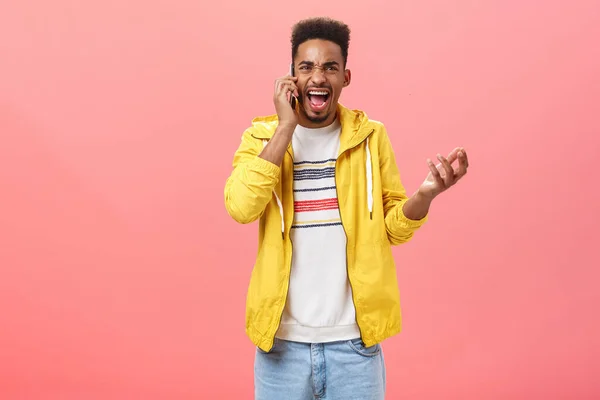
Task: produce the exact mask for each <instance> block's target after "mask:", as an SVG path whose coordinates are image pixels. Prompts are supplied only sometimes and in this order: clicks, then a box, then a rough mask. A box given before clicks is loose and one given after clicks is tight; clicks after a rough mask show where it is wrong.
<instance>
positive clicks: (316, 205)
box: [294, 198, 338, 212]
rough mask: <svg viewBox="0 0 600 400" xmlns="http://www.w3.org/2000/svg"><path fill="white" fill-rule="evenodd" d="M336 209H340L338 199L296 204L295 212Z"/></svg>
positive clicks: (298, 202)
mask: <svg viewBox="0 0 600 400" xmlns="http://www.w3.org/2000/svg"><path fill="white" fill-rule="evenodd" d="M336 208H338V201H337V199H336V198H333V199H323V200H304V201H296V202H294V211H295V212H305V211H323V210H335V209H336Z"/></svg>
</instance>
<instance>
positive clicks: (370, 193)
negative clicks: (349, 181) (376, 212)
mask: <svg viewBox="0 0 600 400" xmlns="http://www.w3.org/2000/svg"><path fill="white" fill-rule="evenodd" d="M367 206H368V207H369V216H370V218H371V219H373V167H372V165H371V150H369V138H367Z"/></svg>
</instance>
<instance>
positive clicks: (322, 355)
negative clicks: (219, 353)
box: [225, 18, 468, 400]
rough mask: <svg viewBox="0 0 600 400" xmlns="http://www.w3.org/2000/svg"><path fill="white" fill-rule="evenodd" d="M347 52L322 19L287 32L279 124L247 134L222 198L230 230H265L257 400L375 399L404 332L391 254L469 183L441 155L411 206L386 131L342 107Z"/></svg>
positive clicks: (255, 277) (256, 301)
mask: <svg viewBox="0 0 600 400" xmlns="http://www.w3.org/2000/svg"><path fill="white" fill-rule="evenodd" d="M349 39H350V30H349V28H348V27H347V26H346V25H345V24H343V23H342V22H339V21H335V20H331V19H327V18H313V19H308V20H304V21H301V22H299V23H297V24H296V25H295V26H294V28H293V32H292V37H291V42H292V61H293V70H294V71H295V73H294V74H293V76H285V77H282V78H280V79H277V80H276V81H275V90H274V95H273V102H274V105H275V111H276V115H272V116H268V117H260V118H255V119H254V120H253V122H252V126H251V127H249V128H248V129H247V130H246V131H245V132H244V134H243V136H242V142H241V145H240V147H239V148H238V150H237V151H236V153H235V156H234V160H233V167H234V169H233V172H232V174H231V176H230V177H229V179H228V180H227V183H226V186H225V204H226V208H227V211H228V213H229V214H230V215H231V217H233V218H234V219H235V220H236V221H238V222H240V223H250V222H253V221H255V220H259V221H260V222H259V243H258V254H257V259H256V264H255V266H254V269H253V271H252V276H251V279H250V285H249V288H248V295H247V305H246V311H247V313H246V333H247V335H248V336H249V338H250V339H251V340H252V342H253V343H254V344H255V345H256V346H257V351H256V358H255V396H256V398H257V399H267V400H271V399H285V400H296V399H297V400H304V399H315V398H317V399H325V398H326V399H344V400H350V399H360V400H365V399H383V397H384V393H385V365H384V360H383V353H382V350H381V342H382V341H383V340H385V339H387V338H389V337H390V336H393V335H395V334H397V333H398V332H400V328H401V318H400V304H399V291H398V285H397V280H396V271H395V264H394V259H393V257H392V252H391V246H392V245H398V244H401V243H405V242H407V241H408V240H410V239H411V238H412V237H413V234H414V233H415V231H416V230H417V229H418V228H419V227H420V226H422V225H423V223H425V221H426V219H427V216H428V211H429V207H430V205H431V202H432V200H433V199H434V198H436V197H437V196H438V195H439V194H440V193H442V192H444V191H445V190H447V189H448V188H449V187H451V186H452V185H454V184H455V183H456V182H457V181H458V180H459V179H460V178H461V177H463V176H464V175H465V173H466V171H467V165H468V161H467V155H466V153H465V151H464V149H462V148H457V149H455V150H454V151H452V152H451V153H450V154H449V156H448V157H447V158H444V157H442V156H440V155H438V158H439V164H438V165H437V166H436V165H434V164H433V163H432V162H431V160H428V164H429V175H428V176H427V178H426V179H425V181H424V182H423V184H422V185H421V186H420V187H419V189H418V190H417V191H416V192H415V193H414V194H413V195H412V196H411V197H408V196H407V195H406V192H405V189H404V187H403V185H402V183H401V181H400V174H399V172H398V168H397V166H396V162H395V157H394V152H393V149H392V146H391V144H390V139H389V138H388V136H387V132H386V129H385V127H384V125H383V124H382V123H380V122H377V121H374V120H371V119H369V118H368V117H367V115H366V113H364V112H362V111H358V110H350V109H348V108H346V107H344V106H343V105H341V104H338V98H339V96H340V94H341V92H342V90H343V88H345V87H347V86H348V85H349V84H350V78H351V73H350V71H349V70H348V69H347V68H346V65H347V59H348V45H349ZM291 95H293V96H294V98H295V99H297V105H296V107H295V108H292V106H291V105H290V96H291ZM455 161H457V163H458V166H457V168H456V170H455V169H454V167H453V166H452V164H453V163H454V162H455Z"/></svg>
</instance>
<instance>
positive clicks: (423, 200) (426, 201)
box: [412, 189, 435, 205]
mask: <svg viewBox="0 0 600 400" xmlns="http://www.w3.org/2000/svg"><path fill="white" fill-rule="evenodd" d="M412 197H413V198H414V201H415V202H417V203H419V204H423V205H430V204H431V202H432V201H433V199H434V198H435V195H433V194H426V193H423V191H421V190H420V189H419V190H417V191H416V192H415V193H414V194H413V196H412Z"/></svg>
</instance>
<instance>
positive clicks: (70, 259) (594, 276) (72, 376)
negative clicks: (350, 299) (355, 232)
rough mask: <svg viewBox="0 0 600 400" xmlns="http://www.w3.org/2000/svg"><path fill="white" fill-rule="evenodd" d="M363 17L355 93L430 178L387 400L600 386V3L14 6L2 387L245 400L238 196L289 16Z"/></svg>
mask: <svg viewBox="0 0 600 400" xmlns="http://www.w3.org/2000/svg"><path fill="white" fill-rule="evenodd" d="M318 14H321V15H322V14H325V15H331V16H333V17H336V18H340V19H343V20H344V21H346V22H348V23H349V24H350V25H351V28H352V31H353V36H352V42H351V47H350V60H349V61H350V65H349V67H350V68H351V69H352V72H353V82H352V85H351V86H350V87H349V88H348V89H346V91H345V92H344V94H343V96H342V101H343V103H344V104H345V105H347V106H350V107H353V108H361V109H364V110H366V111H367V113H368V114H369V115H370V116H371V117H373V118H375V119H379V120H382V121H383V122H384V123H385V124H386V125H387V127H388V130H389V132H390V135H391V139H392V142H393V145H394V147H395V149H396V154H397V157H398V163H399V166H400V168H401V173H402V176H403V182H404V184H405V186H406V187H407V190H408V191H409V192H412V191H413V190H415V189H416V188H417V187H418V185H419V184H420V183H421V182H422V180H423V179H424V178H425V175H426V173H427V166H426V163H425V160H426V158H427V157H434V156H435V154H436V153H437V152H441V153H443V154H447V153H448V152H449V151H450V150H451V149H452V148H454V147H455V146H461V145H462V146H465V147H466V149H467V150H468V152H469V158H470V162H471V169H470V172H469V174H468V175H467V177H466V178H465V180H464V181H461V182H460V184H459V185H458V186H456V187H455V188H453V189H452V190H451V191H450V192H448V193H446V194H444V195H443V196H442V197H440V198H439V199H438V200H436V202H435V204H434V207H433V209H432V214H431V220H430V222H429V223H428V224H427V225H426V226H425V227H424V228H423V230H422V231H420V232H419V234H418V235H417V236H416V237H415V239H414V241H413V242H411V243H410V244H407V245H405V246H401V247H398V248H395V250H394V252H395V256H396V260H397V263H398V271H399V278H400V289H401V293H402V302H403V304H402V305H403V313H404V331H403V333H402V334H400V335H398V336H396V337H394V338H392V339H390V340H388V341H387V342H386V343H385V344H384V349H385V352H386V353H385V354H386V360H387V366H388V382H389V386H388V388H389V398H390V399H419V400H425V399H461V400H465V399H533V398H544V399H597V398H599V397H600V384H599V383H598V381H597V378H598V376H599V374H600V346H599V345H600V324H599V321H598V311H597V306H598V304H599V300H600V296H599V294H598V293H599V291H598V289H597V285H598V279H599V278H600V274H599V273H598V267H599V264H600V263H599V262H598V244H597V240H598V238H599V235H598V230H597V225H598V220H599V217H600V212H599V206H598V204H599V202H600V189H599V186H598V168H597V165H598V162H597V157H598V151H599V150H600V146H599V144H600V140H599V138H598V136H599V135H600V122H599V119H598V112H599V111H600V108H599V107H600V72H599V71H600V45H599V41H600V23H599V22H598V21H599V20H600V3H599V2H598V1H597V0H579V1H544V2H541V1H538V0H520V1H500V0H493V1H486V2H476V1H464V0H463V1H455V2H447V1H441V0H437V1H431V2H407V1H401V2H391V1H390V2H387V3H386V2H383V1H374V2H373V3H372V5H371V6H367V5H366V2H361V3H354V4H351V3H349V2H343V1H330V2H320V1H319V2H317V1H308V2H304V3H293V2H292V3H290V2H288V3H280V4H279V5H275V2H266V1H264V0H262V1H258V2H242V1H239V2H237V3H231V2H227V1H217V2H210V3H207V2H204V3H203V2H198V1H191V0H182V1H178V2H170V1H166V0H153V1H137V0H133V1H128V2H122V1H116V0H104V1H86V2H75V1H66V0H54V1H39V0H38V1H31V0H29V1H10V0H8V1H2V2H1V3H0V135H1V142H0V195H1V197H0V204H1V206H0V398H2V399H3V400H9V399H10V400H12V399H89V400H94V399H134V398H136V399H149V400H154V399H200V398H218V399H250V398H252V371H253V366H252V362H253V355H254V347H253V346H252V345H251V343H250V342H249V341H248V340H247V339H246V336H245V334H244V301H245V295H246V287H247V284H248V279H249V276H250V271H251V267H252V263H253V259H254V255H255V249H256V230H257V226H256V225H255V224H254V225H249V226H240V225H236V223H234V222H233V220H231V219H230V218H229V217H228V216H227V214H226V212H225V208H224V205H223V186H224V183H225V179H226V178H227V176H228V175H229V173H230V170H231V167H230V165H231V160H232V156H233V152H234V151H235V149H236V147H237V145H238V144H239V140H240V137H241V134H242V131H243V130H244V128H246V127H247V126H248V125H249V123H250V120H251V118H252V117H254V116H255V115H261V114H268V113H271V112H273V107H272V102H271V96H272V92H271V91H272V83H273V80H274V79H275V78H277V77H278V76H281V75H283V74H285V73H286V72H287V65H288V63H289V57H290V56H289V52H290V50H289V32H290V27H291V25H292V24H293V23H294V22H295V21H296V20H298V19H301V18H304V17H306V16H312V15H318Z"/></svg>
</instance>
